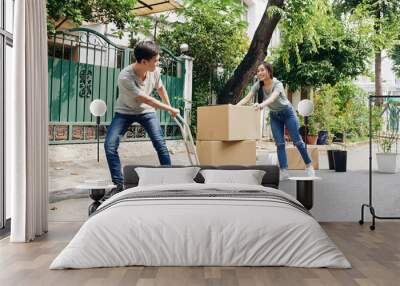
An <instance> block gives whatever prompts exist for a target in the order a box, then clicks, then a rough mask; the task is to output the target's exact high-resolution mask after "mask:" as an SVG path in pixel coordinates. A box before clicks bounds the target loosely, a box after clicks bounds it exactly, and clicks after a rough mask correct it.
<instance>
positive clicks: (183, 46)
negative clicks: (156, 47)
mask: <svg viewBox="0 0 400 286" xmlns="http://www.w3.org/2000/svg"><path fill="white" fill-rule="evenodd" d="M179 49H180V50H181V53H182V54H184V53H186V52H187V51H189V45H188V44H185V43H183V44H181V45H180V46H179Z"/></svg>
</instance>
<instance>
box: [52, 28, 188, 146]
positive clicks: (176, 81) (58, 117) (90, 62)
mask: <svg viewBox="0 0 400 286" xmlns="http://www.w3.org/2000/svg"><path fill="white" fill-rule="evenodd" d="M161 50H162V52H161V57H160V67H161V68H162V75H161V78H162V80H163V83H164V86H165V88H166V90H167V92H168V95H169V98H170V101H171V104H172V105H173V106H175V107H177V108H180V109H181V110H182V109H183V105H184V101H183V86H184V78H185V76H184V75H185V70H184V62H183V60H181V59H180V58H177V57H175V56H174V55H173V54H172V53H171V52H170V51H168V50H167V49H165V48H161ZM133 60H134V57H133V50H132V49H127V48H122V47H119V46H118V45H116V44H114V43H112V42H111V41H110V40H109V39H108V38H106V37H105V36H104V35H102V34H100V33H98V32H97V31H94V30H90V29H86V28H79V29H71V30H67V31H63V32H58V33H56V34H49V37H48V74H49V84H48V88H49V107H48V108H49V142H50V144H65V143H68V144H70V143H88V142H93V141H94V140H95V128H94V125H95V118H94V117H93V116H92V115H91V114H90V111H89V105H90V103H91V102H92V101H93V100H94V99H102V100H104V101H105V102H106V104H107V113H106V114H105V116H104V117H102V118H101V124H102V125H101V128H100V138H102V139H104V137H105V135H106V132H107V126H108V125H109V124H110V123H111V120H112V117H113V113H114V112H113V110H114V104H115V101H116V99H117V98H118V86H117V83H118V75H119V73H120V71H121V69H123V68H124V67H126V66H127V65H129V64H131V63H132V62H133ZM157 114H158V116H159V118H160V121H161V126H162V128H163V130H164V136H165V138H166V139H177V138H181V134H180V131H179V130H178V127H177V126H176V123H175V121H174V120H173V119H172V118H171V117H170V116H169V114H168V112H165V111H160V110H157ZM146 139H147V138H146V133H145V132H144V129H143V128H142V127H141V126H140V125H137V124H134V125H132V126H131V127H130V128H129V130H128V132H127V133H126V135H125V140H128V141H136V140H146Z"/></svg>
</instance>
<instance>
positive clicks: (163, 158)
mask: <svg viewBox="0 0 400 286" xmlns="http://www.w3.org/2000/svg"><path fill="white" fill-rule="evenodd" d="M134 122H137V123H139V124H140V125H142V126H143V128H144V130H145V131H146V132H147V134H148V135H149V137H150V139H151V142H152V143H153V146H154V148H155V149H156V151H157V154H158V159H159V160H160V164H161V165H171V159H170V157H169V153H168V148H167V145H166V144H165V140H164V137H163V133H162V130H161V126H160V121H159V119H158V118H157V115H156V113H155V112H149V113H144V114H137V115H128V114H121V113H118V112H116V113H115V115H114V118H113V120H112V122H111V125H110V126H109V128H108V132H107V136H106V140H105V142H104V150H105V152H106V157H107V163H108V168H109V169H110V173H111V179H112V181H113V182H114V183H115V184H123V181H124V179H123V177H122V173H121V161H120V159H119V155H118V147H119V143H120V139H121V137H122V136H124V134H125V132H126V131H127V130H128V128H129V126H131V125H132V123H134Z"/></svg>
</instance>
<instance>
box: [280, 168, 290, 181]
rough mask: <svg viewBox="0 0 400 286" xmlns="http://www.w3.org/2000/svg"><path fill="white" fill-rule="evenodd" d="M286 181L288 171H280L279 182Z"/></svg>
mask: <svg viewBox="0 0 400 286" xmlns="http://www.w3.org/2000/svg"><path fill="white" fill-rule="evenodd" d="M287 179H289V171H288V170H287V169H281V170H280V171H279V180H280V181H285V180H287Z"/></svg>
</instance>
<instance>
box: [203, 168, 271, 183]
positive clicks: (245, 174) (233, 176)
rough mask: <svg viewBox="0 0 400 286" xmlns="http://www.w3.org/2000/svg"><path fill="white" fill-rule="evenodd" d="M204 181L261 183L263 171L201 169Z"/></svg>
mask: <svg viewBox="0 0 400 286" xmlns="http://www.w3.org/2000/svg"><path fill="white" fill-rule="evenodd" d="M200 174H201V175H202V176H203V177H204V183H206V184H212V183H226V184H246V185H261V182H262V179H263V177H264V175H265V171H261V170H201V171H200Z"/></svg>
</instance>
